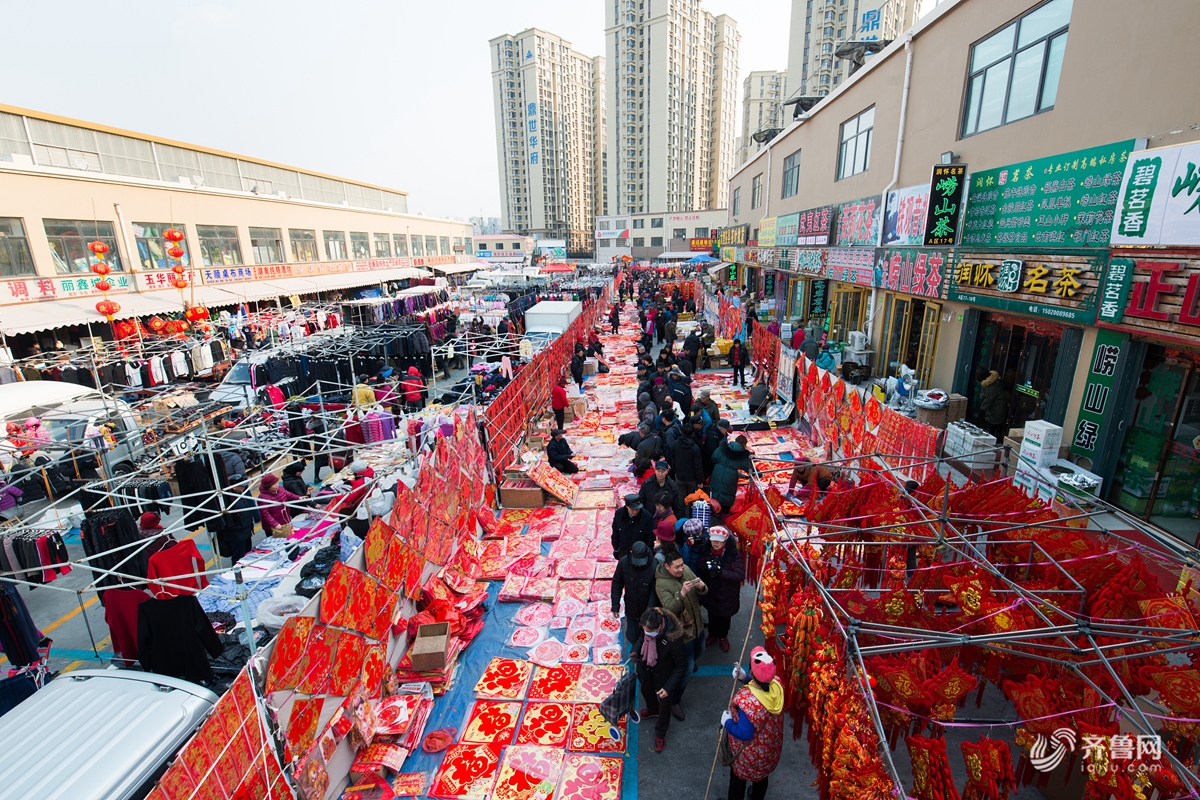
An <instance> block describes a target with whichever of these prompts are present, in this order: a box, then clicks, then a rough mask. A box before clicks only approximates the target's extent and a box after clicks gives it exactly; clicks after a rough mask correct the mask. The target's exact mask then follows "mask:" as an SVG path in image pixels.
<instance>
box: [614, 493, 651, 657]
mask: <svg viewBox="0 0 1200 800" xmlns="http://www.w3.org/2000/svg"><path fill="white" fill-rule="evenodd" d="M643 516H646V515H643ZM651 556H652V553H651V552H650V546H649V545H648V544H646V543H645V542H644V541H641V540H638V541H636V542H634V543H633V547H631V548H630V550H629V552H628V553H627V554H625V555H624V556H622V557H621V560H620V561H618V562H617V571H616V572H614V573H613V577H612V613H613V616H614V617H615V616H617V614H619V613H620V611H621V595H622V594H624V595H625V638H626V639H628V640H629V644H630V645H632V647H631V648H630V649H631V651H632V652H634V653H636V652H637V651H638V650H639V649H640V648H641V646H642V635H643V633H642V626H641V625H639V624H638V622H637V621H638V620H640V619H641V618H642V614H644V613H646V609H647V608H650V607H651V606H656V605H658V594H657V593H655V591H654V569H655V566H656V565H655V564H654V563H653V561H654V559H653V558H651Z"/></svg>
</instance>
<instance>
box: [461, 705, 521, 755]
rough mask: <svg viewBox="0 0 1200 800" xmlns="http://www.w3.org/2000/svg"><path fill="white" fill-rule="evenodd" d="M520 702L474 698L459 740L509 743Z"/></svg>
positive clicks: (514, 729)
mask: <svg viewBox="0 0 1200 800" xmlns="http://www.w3.org/2000/svg"><path fill="white" fill-rule="evenodd" d="M520 716H521V704H520V703H501V702H496V701H493V700H476V701H475V707H474V708H473V709H472V710H471V717H470V719H468V720H467V724H466V726H465V727H464V728H463V733H462V736H461V737H460V739H459V741H461V742H463V743H464V744H504V745H506V744H509V743H510V742H512V739H513V734H514V733H516V732H517V719H518V718H519V717H520Z"/></svg>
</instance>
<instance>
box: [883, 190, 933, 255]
mask: <svg viewBox="0 0 1200 800" xmlns="http://www.w3.org/2000/svg"><path fill="white" fill-rule="evenodd" d="M928 205H929V187H928V186H927V185H925V184H921V185H920V186H910V187H908V188H907V189H897V190H895V191H891V192H888V197H887V212H886V213H885V214H884V215H883V243H884V244H895V245H907V246H915V247H920V246H921V243H922V242H924V241H925V208H926V207H927V206H928Z"/></svg>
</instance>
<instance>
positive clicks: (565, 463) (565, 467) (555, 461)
mask: <svg viewBox="0 0 1200 800" xmlns="http://www.w3.org/2000/svg"><path fill="white" fill-rule="evenodd" d="M550 437H551V438H550V441H548V442H546V460H547V461H549V462H550V466H552V467H554V468H555V469H556V470H558V471H559V472H561V473H563V474H564V475H574V474H575V473H576V472H579V467H578V466H576V465H575V462H574V461H572V460H571V458H572V456H574V455H575V453H574V452H573V451H572V450H571V445H569V444H567V440H566V439H564V438H563V430H562V428H555V429H554V430H553V431H551V433H550Z"/></svg>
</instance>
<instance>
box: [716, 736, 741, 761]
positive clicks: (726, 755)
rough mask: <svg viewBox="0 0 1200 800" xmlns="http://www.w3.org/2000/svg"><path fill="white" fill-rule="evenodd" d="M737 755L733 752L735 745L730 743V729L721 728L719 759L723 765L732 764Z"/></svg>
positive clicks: (718, 747)
mask: <svg viewBox="0 0 1200 800" xmlns="http://www.w3.org/2000/svg"><path fill="white" fill-rule="evenodd" d="M736 759H737V756H735V755H734V754H733V745H731V744H730V743H729V731H727V730H725V728H724V727H722V728H721V739H720V741H718V742H717V760H718V761H720V762H721V766H722V767H728V766H732V764H733V762H734V761H735V760H736Z"/></svg>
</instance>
